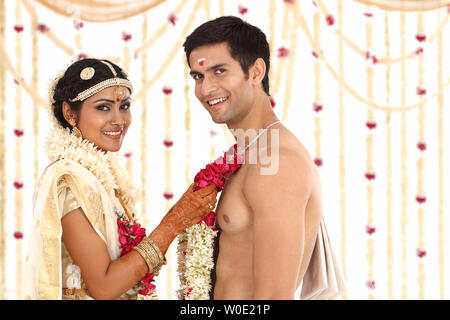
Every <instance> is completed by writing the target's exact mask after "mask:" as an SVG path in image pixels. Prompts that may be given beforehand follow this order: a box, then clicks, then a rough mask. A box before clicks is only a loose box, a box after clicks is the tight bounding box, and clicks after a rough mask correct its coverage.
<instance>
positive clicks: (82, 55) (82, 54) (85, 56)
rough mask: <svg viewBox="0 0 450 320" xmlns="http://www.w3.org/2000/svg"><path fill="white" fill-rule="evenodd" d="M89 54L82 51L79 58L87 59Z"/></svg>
mask: <svg viewBox="0 0 450 320" xmlns="http://www.w3.org/2000/svg"><path fill="white" fill-rule="evenodd" d="M87 57H88V56H87V54H86V53H80V54H79V55H78V57H77V59H78V60H83V59H86V58H87Z"/></svg>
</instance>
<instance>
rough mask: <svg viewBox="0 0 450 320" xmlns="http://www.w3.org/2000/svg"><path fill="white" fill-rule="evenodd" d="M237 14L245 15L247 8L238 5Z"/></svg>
mask: <svg viewBox="0 0 450 320" xmlns="http://www.w3.org/2000/svg"><path fill="white" fill-rule="evenodd" d="M238 12H239V13H240V14H246V13H247V12H248V8H247V7H244V6H243V5H239V6H238Z"/></svg>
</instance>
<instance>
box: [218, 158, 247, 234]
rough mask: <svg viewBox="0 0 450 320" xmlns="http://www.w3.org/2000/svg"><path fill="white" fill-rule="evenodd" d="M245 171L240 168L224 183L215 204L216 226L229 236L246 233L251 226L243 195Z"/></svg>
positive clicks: (243, 167)
mask: <svg viewBox="0 0 450 320" xmlns="http://www.w3.org/2000/svg"><path fill="white" fill-rule="evenodd" d="M246 170H247V168H246V166H245V165H244V166H242V167H241V168H240V169H239V170H238V172H236V173H235V174H234V175H233V176H231V177H230V178H229V179H228V180H227V181H226V183H225V186H224V189H223V191H222V193H221V196H220V199H219V202H218V204H217V210H216V214H217V224H218V226H219V227H220V228H221V229H222V231H223V232H226V233H229V234H236V233H241V232H246V231H248V229H249V228H250V227H251V224H252V216H253V215H252V211H251V208H250V207H249V206H248V203H247V200H246V199H245V197H244V195H243V185H244V179H245V176H246V174H245V172H246Z"/></svg>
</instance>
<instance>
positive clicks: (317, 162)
mask: <svg viewBox="0 0 450 320" xmlns="http://www.w3.org/2000/svg"><path fill="white" fill-rule="evenodd" d="M314 164H315V165H316V166H318V167H321V166H322V165H323V159H322V158H320V157H315V158H314Z"/></svg>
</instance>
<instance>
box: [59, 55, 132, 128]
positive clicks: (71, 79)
mask: <svg viewBox="0 0 450 320" xmlns="http://www.w3.org/2000/svg"><path fill="white" fill-rule="evenodd" d="M101 61H105V62H108V63H109V64H111V65H112V66H113V68H114V70H115V71H116V73H117V77H119V78H122V79H128V77H127V74H126V73H125V71H123V70H122V69H121V68H120V67H119V66H117V65H116V64H114V63H112V62H111V61H109V60H104V59H102V60H99V59H92V58H87V59H82V60H78V61H76V62H74V63H72V64H71V65H70V66H69V67H68V68H67V70H66V71H65V72H64V75H63V76H62V77H61V78H60V79H59V80H57V81H58V82H57V83H56V85H55V89H54V92H53V96H52V106H53V114H54V115H55V117H56V119H57V120H58V122H59V124H60V125H61V126H62V127H63V128H71V126H70V124H69V123H68V122H67V121H66V119H65V118H64V116H63V112H62V104H63V102H64V101H65V102H67V103H68V104H69V106H70V108H71V109H72V110H73V111H74V112H75V113H76V114H78V112H79V111H80V109H81V105H82V104H83V102H82V101H76V102H70V100H71V99H74V98H75V97H76V96H77V95H78V94H79V93H80V92H82V91H84V90H86V89H88V88H90V87H92V86H94V85H96V84H97V83H100V82H102V81H104V80H106V79H110V78H112V77H113V75H112V72H111V70H110V69H109V68H108V66H107V65H106V64H104V63H102V62H101ZM87 67H92V68H94V70H95V73H94V76H93V77H92V78H91V79H89V80H83V79H81V77H80V73H81V71H82V70H83V69H84V68H87Z"/></svg>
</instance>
